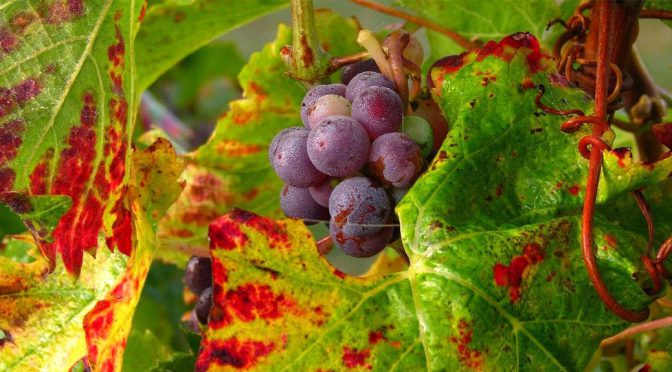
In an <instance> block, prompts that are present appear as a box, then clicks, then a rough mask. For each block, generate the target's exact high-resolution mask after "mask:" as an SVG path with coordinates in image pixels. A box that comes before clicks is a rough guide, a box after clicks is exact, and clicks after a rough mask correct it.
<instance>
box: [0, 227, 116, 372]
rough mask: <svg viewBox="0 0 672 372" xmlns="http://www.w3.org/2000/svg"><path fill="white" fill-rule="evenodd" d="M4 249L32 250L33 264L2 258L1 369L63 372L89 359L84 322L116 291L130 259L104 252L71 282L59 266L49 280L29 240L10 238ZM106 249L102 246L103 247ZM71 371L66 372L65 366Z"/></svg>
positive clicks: (86, 263) (87, 260)
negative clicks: (78, 361) (20, 246)
mask: <svg viewBox="0 0 672 372" xmlns="http://www.w3.org/2000/svg"><path fill="white" fill-rule="evenodd" d="M4 244H5V245H6V246H16V245H22V246H24V247H29V253H30V254H32V256H31V261H32V262H29V263H20V262H17V261H14V260H12V259H10V258H7V257H0V329H1V330H2V331H3V332H4V333H5V335H9V339H8V338H5V339H4V340H0V370H2V371H27V370H33V369H35V366H40V370H44V371H62V370H63V369H64V367H65V368H67V367H69V366H72V365H74V364H75V362H76V361H77V360H79V359H81V358H82V357H83V356H84V355H85V354H86V347H85V338H84V330H83V329H82V320H83V319H84V316H85V314H86V313H87V312H88V311H89V310H90V309H91V308H93V306H94V305H95V303H96V301H98V300H100V299H102V298H103V297H104V296H105V294H106V293H107V292H108V291H109V290H110V289H111V288H112V286H113V285H114V283H115V280H116V279H117V278H118V276H119V275H120V274H121V273H122V272H123V270H124V267H125V265H126V260H127V257H126V256H124V255H122V254H120V253H118V252H117V253H110V251H108V250H107V249H101V250H100V251H99V252H98V254H97V255H96V258H93V257H91V256H90V255H86V256H85V257H84V266H83V270H82V272H81V275H80V277H79V279H78V280H77V281H73V280H72V277H71V276H70V275H68V272H67V270H66V269H65V267H64V266H63V265H62V264H61V263H59V264H58V265H57V266H56V268H55V270H54V272H52V273H51V274H50V275H46V273H47V271H48V269H49V265H48V262H47V261H46V260H45V259H44V258H43V257H41V256H40V255H39V250H38V248H37V246H36V245H35V243H34V240H33V238H32V237H31V236H30V235H25V236H13V237H8V238H7V239H6V240H5V242H4ZM103 244H104V243H103ZM66 366H67V367H66Z"/></svg>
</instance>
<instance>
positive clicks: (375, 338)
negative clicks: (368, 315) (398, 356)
mask: <svg viewBox="0 0 672 372" xmlns="http://www.w3.org/2000/svg"><path fill="white" fill-rule="evenodd" d="M384 340H386V338H385V335H383V331H382V330H380V329H379V330H377V331H371V332H369V344H371V345H375V344H377V343H379V342H380V341H384Z"/></svg>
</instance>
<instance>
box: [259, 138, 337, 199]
mask: <svg viewBox="0 0 672 372" xmlns="http://www.w3.org/2000/svg"><path fill="white" fill-rule="evenodd" d="M309 134H310V131H308V130H307V129H305V128H300V127H293V128H287V129H285V130H283V131H282V132H280V133H279V134H278V135H277V136H276V137H275V138H274V139H273V142H271V147H270V148H269V157H271V158H272V161H271V164H272V165H273V169H275V173H277V175H278V177H280V178H281V179H282V180H283V181H285V183H287V184H289V185H292V186H294V187H308V186H312V185H317V184H319V183H320V182H322V181H324V179H325V178H327V176H326V175H325V174H323V173H321V172H320V171H318V170H317V168H315V166H314V165H313V163H312V162H311V161H310V159H309V158H308V151H307V148H306V143H307V141H308V135H309Z"/></svg>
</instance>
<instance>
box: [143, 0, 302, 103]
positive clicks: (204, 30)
mask: <svg viewBox="0 0 672 372" xmlns="http://www.w3.org/2000/svg"><path fill="white" fill-rule="evenodd" d="M287 4H289V1H288V0H246V1H230V0H216V1H207V2H206V1H197V2H184V1H177V0H168V1H163V2H161V3H158V4H155V5H152V6H150V7H149V9H147V10H146V13H145V15H144V19H143V24H142V28H141V29H140V32H139V33H138V40H137V47H136V49H135V53H136V60H137V65H138V84H139V86H140V89H141V90H144V89H146V88H147V87H149V85H151V84H152V82H154V80H156V78H158V77H159V76H160V75H161V74H162V73H164V72H165V71H167V70H168V69H169V68H170V67H172V66H173V65H175V64H176V63H177V62H178V61H180V60H181V59H182V58H184V57H186V56H187V55H189V54H190V53H192V52H193V51H195V50H196V49H198V48H200V47H202V46H203V45H205V44H207V43H208V42H210V41H212V40H213V39H215V38H217V37H218V36H219V35H220V34H222V33H224V32H226V31H229V30H232V29H234V28H236V27H239V26H241V25H243V24H245V23H247V22H250V21H252V20H254V19H256V18H258V17H261V16H263V15H265V14H267V13H270V12H272V11H275V10H277V9H280V8H282V7H284V6H286V5H287Z"/></svg>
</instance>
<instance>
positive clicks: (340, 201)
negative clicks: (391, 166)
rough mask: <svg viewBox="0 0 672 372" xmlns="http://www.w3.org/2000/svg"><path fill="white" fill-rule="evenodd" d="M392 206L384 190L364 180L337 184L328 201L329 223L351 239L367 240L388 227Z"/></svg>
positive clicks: (351, 180)
mask: <svg viewBox="0 0 672 372" xmlns="http://www.w3.org/2000/svg"><path fill="white" fill-rule="evenodd" d="M391 211H392V205H391V204H390V197H389V196H388V195H387V193H386V192H385V190H384V189H383V188H382V187H381V186H380V185H378V183H377V182H374V181H372V180H371V179H369V178H366V177H352V178H348V179H347V180H345V181H343V182H341V183H339V184H338V185H337V186H336V187H335V188H334V191H332V192H331V196H330V197H329V214H330V215H331V218H332V223H333V224H335V225H336V226H337V227H338V228H341V229H343V231H344V232H345V234H347V235H350V236H358V237H363V236H370V235H373V234H375V233H377V232H379V231H380V230H382V228H383V225H385V224H387V221H388V219H389V216H390V213H391Z"/></svg>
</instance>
